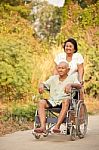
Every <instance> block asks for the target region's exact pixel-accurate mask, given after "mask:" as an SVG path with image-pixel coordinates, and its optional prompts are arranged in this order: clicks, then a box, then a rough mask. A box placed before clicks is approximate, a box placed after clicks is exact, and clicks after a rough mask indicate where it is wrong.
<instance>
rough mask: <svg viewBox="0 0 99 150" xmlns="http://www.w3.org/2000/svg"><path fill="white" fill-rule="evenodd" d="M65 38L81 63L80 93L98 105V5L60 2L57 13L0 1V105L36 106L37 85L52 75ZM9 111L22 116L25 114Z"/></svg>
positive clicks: (34, 5)
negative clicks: (75, 44)
mask: <svg viewBox="0 0 99 150" xmlns="http://www.w3.org/2000/svg"><path fill="white" fill-rule="evenodd" d="M69 37H74V38H75V39H76V40H77V42H78V46H79V51H80V52H81V53H82V55H83V56H84V59H85V76H84V80H85V85H84V86H85V94H86V95H88V97H92V99H93V98H96V99H97V100H98V98H99V73H98V72H99V1H98V0H94V1H91V0H82V1H79V0H66V1H65V5H64V6H63V7H61V8H58V7H54V6H51V5H49V4H48V3H47V2H41V1H35V0H33V1H32V2H31V1H23V0H15V1H13V0H9V1H7V0H3V1H2V0H0V91H1V92H0V101H1V102H4V103H8V102H9V101H10V102H13V101H14V102H16V101H18V102H19V101H20V102H21V101H24V102H26V101H28V104H29V100H30V101H32V102H33V104H34V103H35V102H37V98H35V95H37V94H38V92H37V87H38V83H39V81H40V80H45V79H47V78H48V76H49V75H51V74H52V72H53V68H54V62H53V59H54V57H55V55H56V54H57V53H58V52H60V51H63V49H62V43H63V42H64V41H65V40H66V39H67V38H69ZM33 97H34V98H33ZM16 107H17V106H16ZM20 107H21V106H20ZM12 108H13V107H12ZM18 108H19V107H18ZM30 110H31V109H30ZM34 110H35V109H34ZM11 111H12V112H13V113H14V114H15V113H16V115H17V114H18V112H17V111H19V112H21V115H22V114H24V111H25V110H24V109H21V108H19V109H17V108H16V109H14V110H13V109H11ZM27 112H28V109H26V114H27V115H28V113H27ZM13 113H12V114H13ZM12 116H14V115H12ZM30 116H31V115H30Z"/></svg>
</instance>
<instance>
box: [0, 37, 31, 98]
mask: <svg viewBox="0 0 99 150" xmlns="http://www.w3.org/2000/svg"><path fill="white" fill-rule="evenodd" d="M0 62H1V65H0V77H1V78H0V89H1V90H2V92H1V95H2V97H3V96H4V95H6V93H7V95H10V92H12V91H13V94H14V96H15V97H16V96H17V93H27V92H29V91H30V90H31V78H32V49H30V47H29V46H28V45H27V44H25V42H24V41H21V40H20V39H17V38H16V39H15V38H14V39H12V38H11V39H10V37H8V38H6V37H5V38H4V37H3V38H2V37H0ZM7 89H8V91H7ZM11 99H13V97H12V98H11Z"/></svg>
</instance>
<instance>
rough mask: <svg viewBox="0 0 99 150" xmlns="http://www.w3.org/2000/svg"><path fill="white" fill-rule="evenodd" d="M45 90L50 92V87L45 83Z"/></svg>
mask: <svg viewBox="0 0 99 150" xmlns="http://www.w3.org/2000/svg"><path fill="white" fill-rule="evenodd" d="M44 90H46V91H48V92H50V89H49V88H48V87H47V86H46V85H45V84H44Z"/></svg>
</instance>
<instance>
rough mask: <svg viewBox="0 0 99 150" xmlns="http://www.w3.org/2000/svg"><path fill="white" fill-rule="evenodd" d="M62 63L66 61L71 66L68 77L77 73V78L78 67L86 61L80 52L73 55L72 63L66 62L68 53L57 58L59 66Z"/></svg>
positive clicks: (58, 55)
mask: <svg viewBox="0 0 99 150" xmlns="http://www.w3.org/2000/svg"><path fill="white" fill-rule="evenodd" d="M62 61H66V62H67V63H68V65H69V68H70V70H69V72H68V75H71V74H74V73H76V74H77V76H78V73H77V72H78V70H77V66H78V65H80V64H82V63H84V59H83V57H82V55H81V54H80V53H78V52H76V53H74V54H73V56H72V60H71V61H70V62H68V61H67V60H66V53H65V52H62V53H59V54H57V56H56V57H55V59H54V62H55V63H56V64H57V65H58V64H59V63H60V62H62Z"/></svg>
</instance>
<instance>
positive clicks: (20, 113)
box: [11, 105, 36, 121]
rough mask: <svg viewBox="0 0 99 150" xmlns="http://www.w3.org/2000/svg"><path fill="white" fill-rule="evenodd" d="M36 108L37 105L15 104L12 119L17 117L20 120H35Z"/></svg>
mask: <svg viewBox="0 0 99 150" xmlns="http://www.w3.org/2000/svg"><path fill="white" fill-rule="evenodd" d="M35 110H36V107H35V106H33V105H28V106H27V107H20V106H15V107H13V108H12V112H11V115H12V119H15V120H16V118H17V120H18V121H19V120H20V119H21V120H23V121H24V120H25V119H26V120H27V121H33V120H34V115H35Z"/></svg>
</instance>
